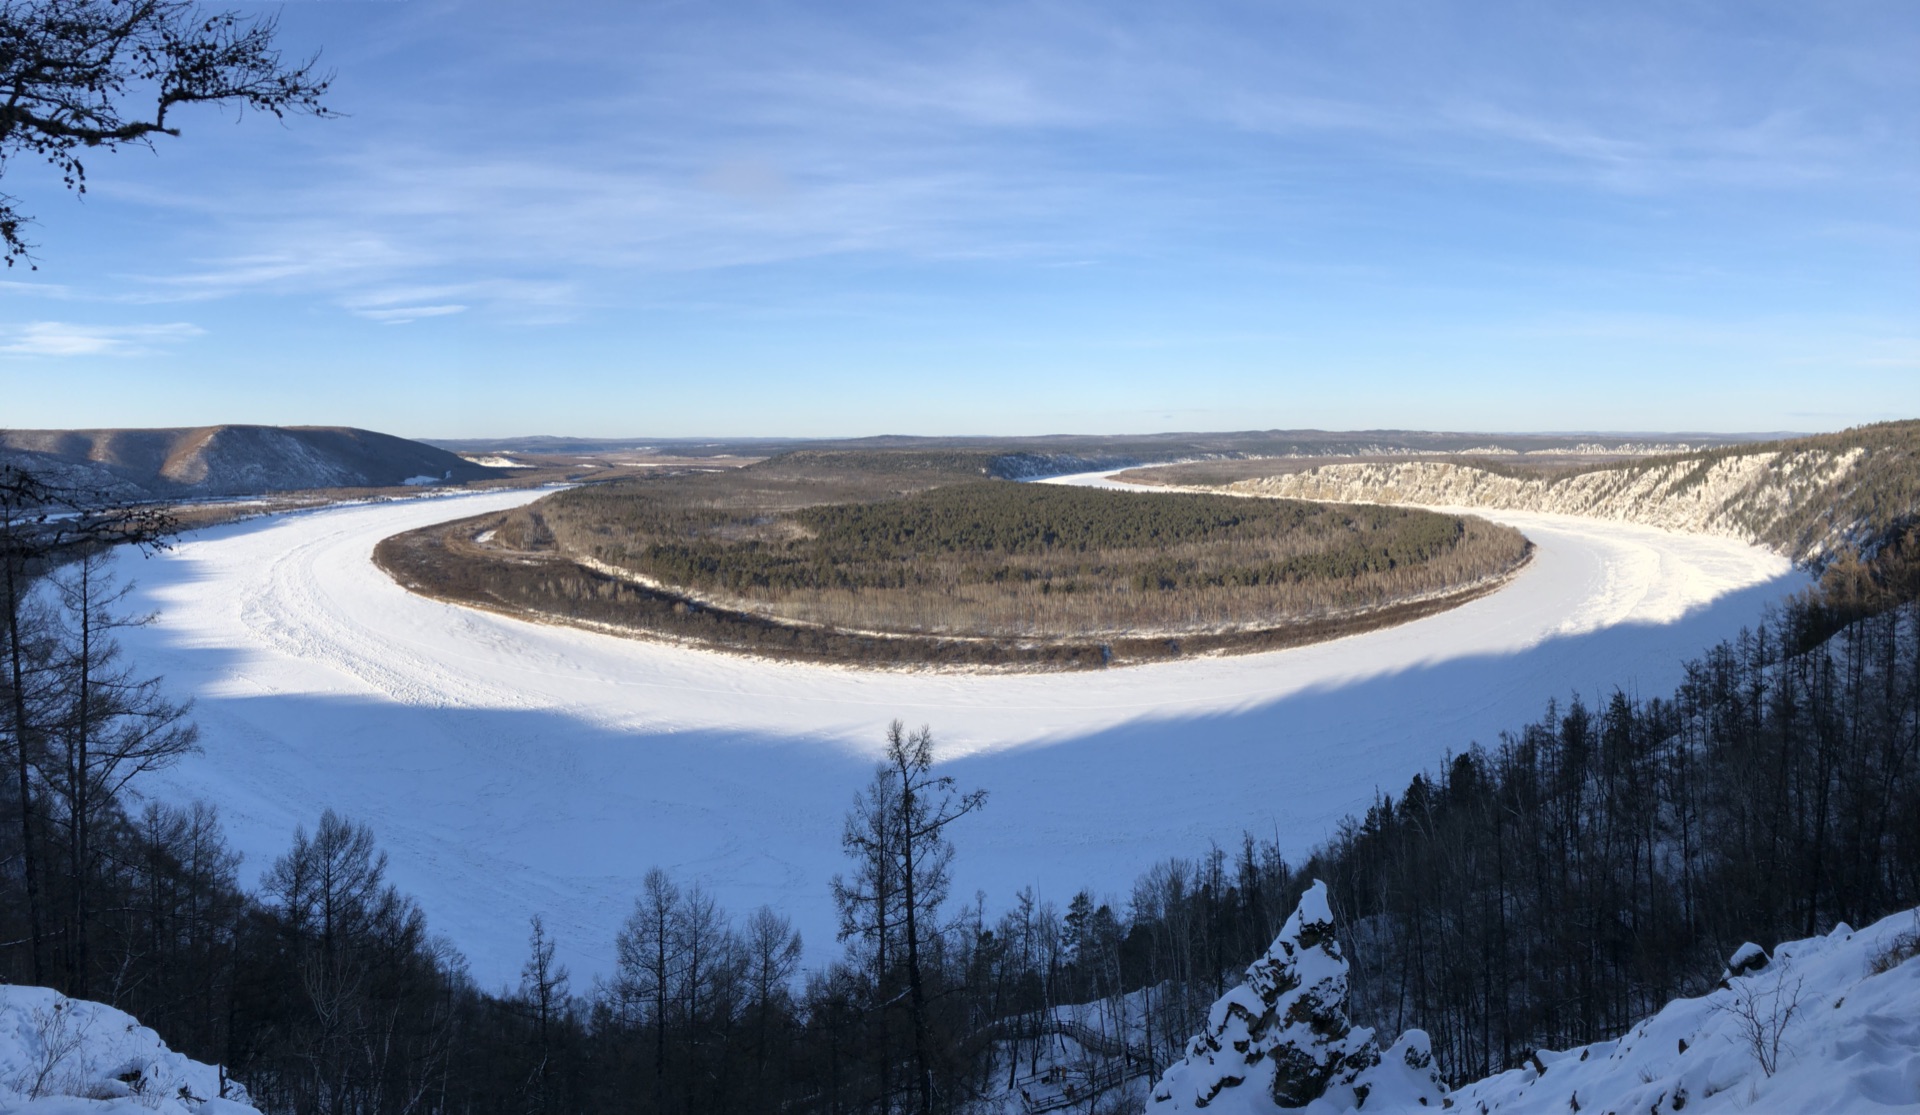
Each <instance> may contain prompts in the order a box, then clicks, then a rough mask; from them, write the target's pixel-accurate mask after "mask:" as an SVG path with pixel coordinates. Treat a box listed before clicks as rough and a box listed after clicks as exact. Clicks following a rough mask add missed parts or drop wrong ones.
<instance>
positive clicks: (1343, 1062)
mask: <svg viewBox="0 0 1920 1115" xmlns="http://www.w3.org/2000/svg"><path fill="white" fill-rule="evenodd" d="M1441 1091H1442V1089H1441V1087H1440V1084H1439V1074H1438V1072H1437V1071H1436V1070H1435V1069H1434V1067H1433V1054H1432V1052H1431V1050H1430V1049H1429V1047H1428V1042H1427V1036H1426V1035H1425V1034H1424V1033H1421V1032H1420V1031H1417V1030H1415V1031H1411V1032H1409V1033H1408V1034H1407V1035H1406V1036H1405V1037H1403V1038H1401V1040H1400V1041H1398V1042H1396V1043H1395V1044H1394V1046H1393V1047H1392V1048H1391V1049H1389V1050H1388V1051H1387V1053H1386V1054H1385V1055H1384V1056H1383V1055H1382V1054H1381V1051H1380V1046H1379V1044H1378V1043H1377V1042H1375V1041H1374V1039H1373V1031H1372V1030H1369V1029H1365V1028H1356V1027H1354V1026H1353V1024H1352V1023H1351V1022H1350V1021H1349V1020H1348V1018H1347V961H1346V958H1345V957H1343V956H1342V955H1341V954H1340V942H1339V941H1338V939H1336V938H1335V936H1334V927H1333V911H1332V909H1331V907H1329V906H1328V904H1327V888H1326V884H1324V883H1321V882H1319V881H1317V880H1316V881H1315V882H1314V884H1313V886H1312V887H1310V888H1308V890H1307V893H1306V894H1305V895H1303V896H1301V899H1300V905H1299V907H1298V908H1297V909H1295V910H1294V912H1293V916H1292V917H1290V918H1288V919H1287V924H1286V925H1285V926H1283V927H1282V928H1281V930H1280V935H1279V936H1278V937H1276V938H1275V939H1274V942H1273V946H1272V947H1271V948H1269V949H1268V950H1267V952H1266V955H1264V956H1262V957H1261V958H1260V959H1258V960H1255V961H1254V962H1253V963H1252V964H1251V965H1250V966H1248V968H1247V979H1246V982H1245V983H1242V984H1241V985H1240V986H1238V987H1236V988H1234V989H1233V990H1231V991H1229V992H1227V993H1226V994H1225V995H1224V996H1222V997H1221V998H1220V1000H1219V1001H1218V1002H1216V1003H1215V1004H1214V1005H1213V1009H1212V1010H1211V1011H1210V1012H1209V1013H1208V1015H1207V1027H1206V1029H1205V1030H1203V1031H1201V1033H1200V1034H1199V1035H1198V1036H1196V1037H1195V1038H1194V1039H1193V1040H1192V1041H1191V1042H1190V1043H1188V1045H1187V1055H1186V1057H1185V1059H1183V1060H1182V1061H1180V1062H1179V1063H1178V1064H1175V1065H1173V1066H1172V1067H1170V1068H1169V1069H1167V1071H1166V1075H1164V1076H1163V1077H1162V1078H1161V1080H1160V1083H1159V1084H1158V1085H1157V1086H1156V1087H1155V1088H1154V1090H1153V1095H1152V1098H1151V1099H1150V1100H1149V1101H1148V1103H1147V1109H1148V1110H1149V1111H1151V1112H1159V1113H1172V1112H1179V1111H1200V1110H1207V1111H1210V1112H1213V1113H1215V1115H1239V1113H1243V1112H1244V1113H1249V1115H1251V1113H1256V1112H1271V1111H1282V1110H1297V1109H1300V1108H1309V1109H1313V1110H1326V1111H1343V1110H1347V1109H1350V1108H1353V1107H1356V1106H1359V1105H1360V1104H1362V1103H1364V1102H1365V1101H1366V1100H1367V1099H1368V1098H1369V1097H1372V1096H1375V1095H1378V1096H1380V1097H1381V1099H1382V1100H1383V1101H1385V1102H1393V1103H1399V1102H1407V1103H1414V1104H1418V1103H1419V1102H1420V1100H1421V1099H1422V1098H1425V1099H1426V1100H1427V1101H1428V1102H1429V1103H1432V1104H1434V1105H1435V1106H1437V1101H1438V1100H1439V1097H1440V1094H1441Z"/></svg>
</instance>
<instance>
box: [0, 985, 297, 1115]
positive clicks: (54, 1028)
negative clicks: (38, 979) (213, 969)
mask: <svg viewBox="0 0 1920 1115" xmlns="http://www.w3.org/2000/svg"><path fill="white" fill-rule="evenodd" d="M223 1085H224V1090H225V1091H224V1095H223V1094H222V1087H223ZM246 1100H247V1092H246V1089H245V1088H242V1087H241V1086H240V1085H239V1084H237V1083H235V1082H233V1081H231V1080H224V1081H223V1080H222V1078H221V1073H220V1070H219V1069H217V1068H215V1067H213V1066H212V1065H203V1064H201V1063H200V1062H198V1061H193V1060H189V1059H187V1058H186V1057H185V1056H182V1055H181V1054H179V1053H175V1052H173V1051H172V1050H170V1049H168V1048H167V1047H166V1045H165V1043H163V1042H161V1040H160V1036H159V1035H158V1034H156V1033H154V1032H153V1031H152V1030H149V1029H147V1028H146V1027H145V1026H142V1025H140V1022H139V1020H138V1019H136V1018H134V1017H133V1016H132V1015H130V1014H127V1013H126V1012H125V1011H119V1010H115V1009H113V1008H112V1007H109V1006H106V1005H104V1004H101V1003H92V1002H87V1001H85V1000H83V999H69V998H67V997H66V996H64V995H62V994H60V993H59V992H57V991H53V990H50V989H48V988H45V987H14V986H4V985H0V1112H6V1113H8V1115H14V1113H15V1112H18V1113H19V1115H152V1113H154V1112H158V1113H159V1115H259V1113H258V1112H257V1111H255V1110H254V1109H253V1108H252V1107H251V1106H249V1105H248V1104H247V1102H246Z"/></svg>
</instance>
